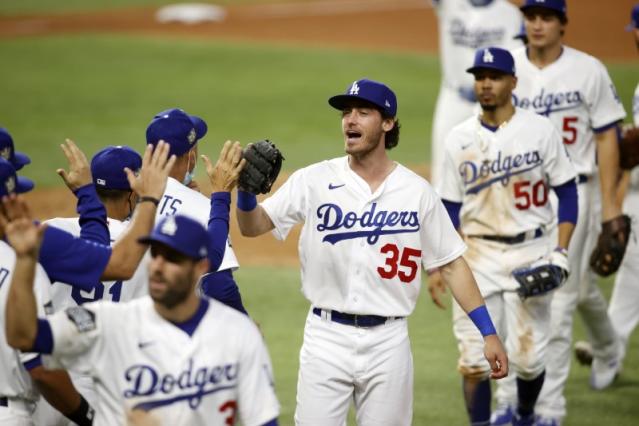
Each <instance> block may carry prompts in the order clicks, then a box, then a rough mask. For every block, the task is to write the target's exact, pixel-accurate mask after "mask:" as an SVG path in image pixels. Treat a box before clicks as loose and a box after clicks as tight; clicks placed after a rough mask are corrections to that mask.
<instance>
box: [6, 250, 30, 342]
mask: <svg viewBox="0 0 639 426" xmlns="http://www.w3.org/2000/svg"><path fill="white" fill-rule="evenodd" d="M35 266H36V259H35V258H33V257H31V256H28V255H24V256H17V258H16V263H15V267H14V271H13V277H12V278H11V287H10V288H9V295H8V298H7V305H6V312H5V315H6V317H5V321H6V330H5V332H6V334H7V343H9V345H10V346H12V347H14V348H16V349H20V350H25V351H26V350H29V349H31V348H32V347H33V342H34V341H35V338H36V334H37V331H38V309H37V304H36V303H37V302H36V298H35V294H34V293H33V282H34V279H35Z"/></svg>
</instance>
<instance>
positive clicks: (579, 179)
mask: <svg viewBox="0 0 639 426" xmlns="http://www.w3.org/2000/svg"><path fill="white" fill-rule="evenodd" d="M586 182H588V175H579V176H577V183H586Z"/></svg>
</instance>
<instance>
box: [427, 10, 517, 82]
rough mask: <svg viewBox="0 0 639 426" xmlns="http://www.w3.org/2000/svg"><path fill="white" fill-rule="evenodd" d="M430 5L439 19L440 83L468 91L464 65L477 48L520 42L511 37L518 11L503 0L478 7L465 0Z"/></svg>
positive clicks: (468, 77) (509, 46)
mask: <svg viewBox="0 0 639 426" xmlns="http://www.w3.org/2000/svg"><path fill="white" fill-rule="evenodd" d="M433 5H434V6H435V11H436V13H437V17H438V20H439V52H440V59H441V67H442V84H443V85H444V86H446V87H449V88H451V89H454V90H458V89H460V88H467V89H469V90H470V91H471V92H472V88H473V81H474V80H473V76H472V75H471V74H468V73H467V72H466V69H467V68H468V67H470V66H471V65H472V64H473V60H474V58H475V51H476V50H477V49H479V48H481V47H488V46H498V47H503V48H504V49H514V48H517V47H519V46H521V42H520V41H519V40H515V39H514V37H515V36H516V35H517V34H519V30H520V28H521V23H522V18H521V13H520V12H519V9H517V7H515V6H514V5H513V4H511V3H509V2H508V1H506V0H494V1H493V2H492V3H490V4H489V5H487V6H478V7H477V6H473V5H472V4H471V3H470V1H469V0H439V1H433Z"/></svg>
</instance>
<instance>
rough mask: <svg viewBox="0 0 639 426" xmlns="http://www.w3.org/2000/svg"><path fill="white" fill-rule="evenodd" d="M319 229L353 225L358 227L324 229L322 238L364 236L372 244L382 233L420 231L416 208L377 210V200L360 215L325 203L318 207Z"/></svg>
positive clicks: (334, 239) (330, 240)
mask: <svg viewBox="0 0 639 426" xmlns="http://www.w3.org/2000/svg"><path fill="white" fill-rule="evenodd" d="M317 218H318V219H319V224H318V225H317V230H318V231H319V232H326V231H339V230H342V229H344V230H347V229H351V228H353V227H355V226H357V227H358V228H361V231H351V232H332V233H326V235H325V236H324V238H323V239H322V241H323V242H328V243H331V244H335V243H338V242H340V241H342V240H352V239H355V238H366V241H367V242H368V244H371V245H372V244H375V243H376V242H377V241H378V240H379V237H380V236H381V235H391V234H407V233H411V232H417V231H419V228H420V226H419V217H418V215H417V212H415V211H401V212H396V211H390V212H389V211H386V210H379V211H377V203H373V204H371V207H370V209H369V210H368V211H366V212H364V213H363V214H362V216H358V215H357V213H355V212H346V213H344V212H343V211H342V209H341V208H340V206H338V205H337V204H331V203H326V204H322V205H321V206H319V207H318V208H317Z"/></svg>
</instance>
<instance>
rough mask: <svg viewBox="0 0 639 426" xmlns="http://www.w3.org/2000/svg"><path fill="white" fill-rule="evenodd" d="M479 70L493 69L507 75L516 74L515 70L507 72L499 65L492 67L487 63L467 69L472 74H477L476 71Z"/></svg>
mask: <svg viewBox="0 0 639 426" xmlns="http://www.w3.org/2000/svg"><path fill="white" fill-rule="evenodd" d="M479 70H491V71H497V72H500V73H502V74H506V75H515V73H514V72H507V71H504V70H502V69H501V68H498V67H491V66H487V65H482V66H481V67H470V68H468V69H467V70H466V72H467V73H470V74H475V72H477V71H479Z"/></svg>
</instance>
